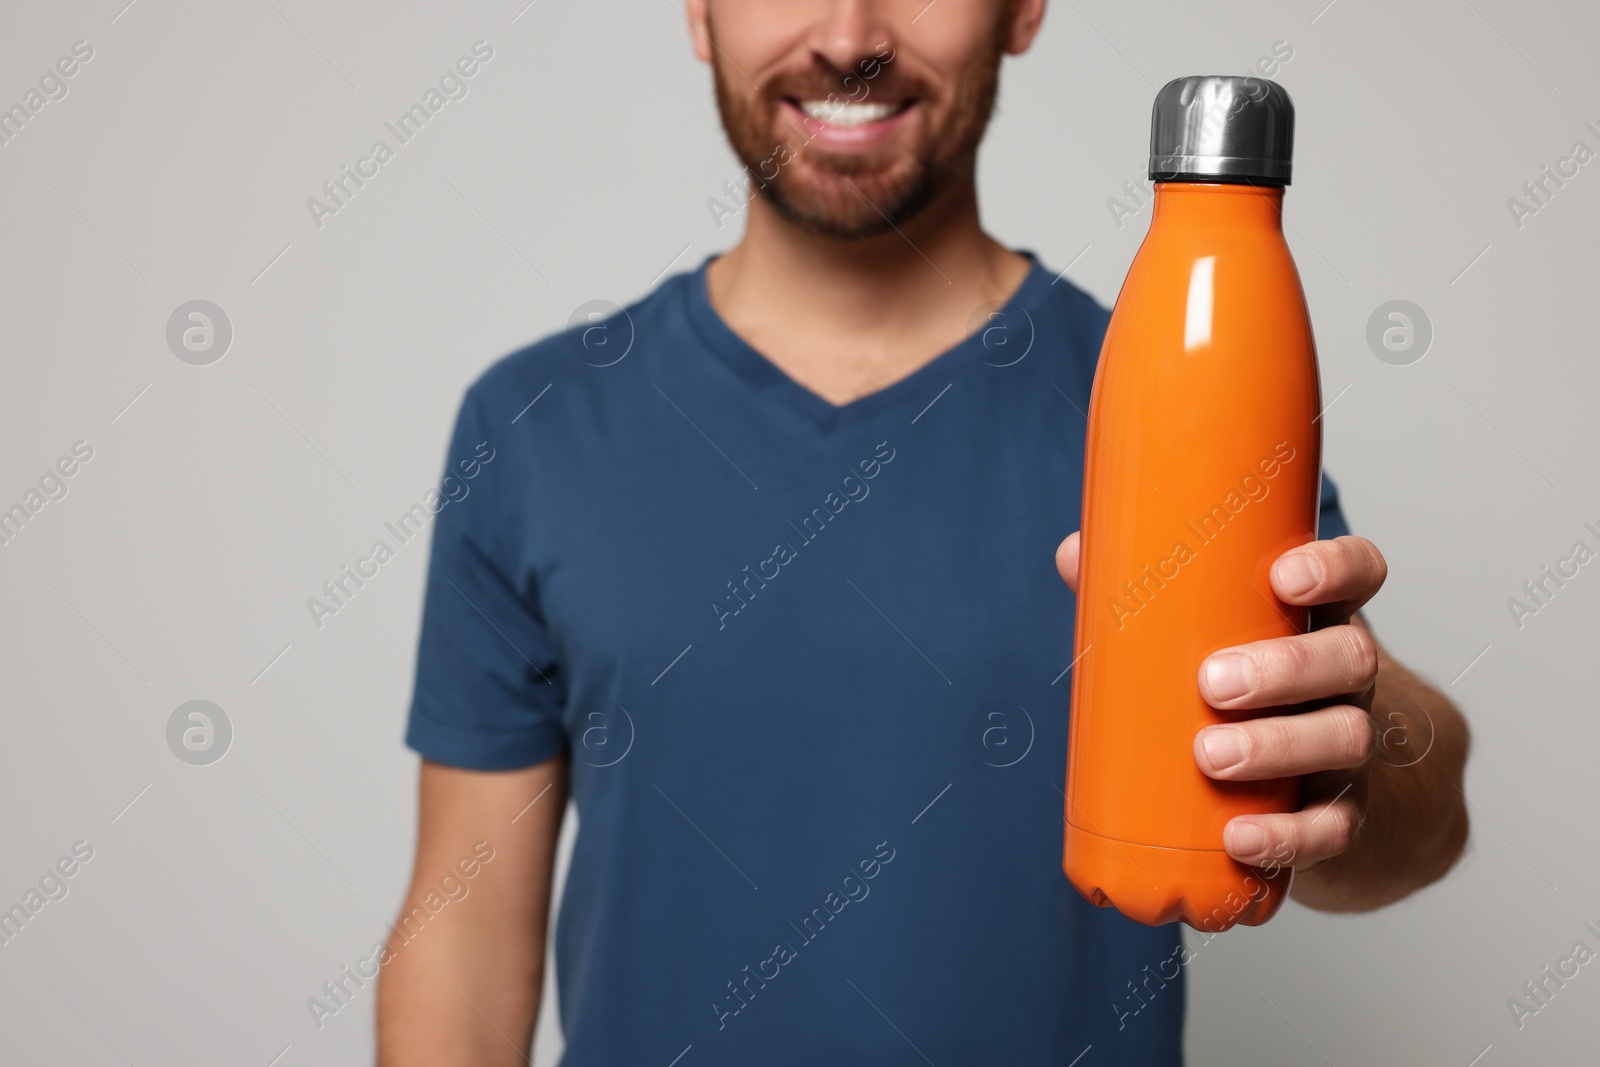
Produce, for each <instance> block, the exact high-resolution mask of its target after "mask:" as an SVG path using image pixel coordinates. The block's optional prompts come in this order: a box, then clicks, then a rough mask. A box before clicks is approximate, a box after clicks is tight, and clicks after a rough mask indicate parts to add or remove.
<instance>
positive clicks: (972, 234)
mask: <svg viewBox="0 0 1600 1067" xmlns="http://www.w3.org/2000/svg"><path fill="white" fill-rule="evenodd" d="M1027 267H1028V264H1027V260H1026V259H1025V258H1024V257H1022V256H1020V255H1018V254H1017V253H1015V252H1012V251H1010V250H1009V249H1007V248H1005V247H1004V246H1003V245H1001V244H1000V243H999V242H998V241H996V240H994V238H992V237H990V236H989V235H988V234H986V233H985V232H984V231H983V228H982V227H981V225H980V224H979V220H978V203H977V192H976V188H975V185H974V183H973V177H972V174H971V172H970V170H969V171H968V172H967V173H966V174H965V175H963V176H962V178H961V179H960V180H958V181H954V182H952V183H951V184H950V185H949V186H948V187H947V188H946V189H945V190H944V191H943V192H941V193H940V194H939V195H938V196H936V197H935V198H934V200H933V201H932V202H931V203H929V204H928V205H927V207H925V208H924V209H923V210H922V211H921V212H919V213H918V214H917V216H916V217H915V218H913V219H910V220H907V221H906V222H904V223H902V224H900V225H899V227H898V228H891V229H889V230H887V231H885V232H884V233H881V234H878V235H876V236H873V237H869V238H863V239H854V240H852V239H844V238H838V237H829V236H825V235H819V234H815V233H810V232H808V231H806V230H803V229H801V228H800V227H798V226H796V225H794V224H793V223H791V222H790V221H789V220H787V219H785V218H784V217H783V216H781V215H779V214H778V213H777V212H776V211H775V210H774V209H773V208H772V206H771V205H770V204H768V203H767V202H766V200H765V199H763V198H762V197H761V196H759V195H758V194H753V195H752V198H751V200H750V204H749V208H748V209H747V222H746V229H745V233H744V236H743V237H742V238H741V239H740V241H739V243H738V244H737V245H735V246H734V247H733V248H732V249H731V250H730V251H729V252H727V253H726V254H725V255H722V256H720V257H718V258H717V259H716V260H715V261H713V262H712V264H711V266H710V267H709V268H708V271H707V279H706V281H707V288H708V291H709V293H710V296H711V302H712V305H713V306H714V307H715V308H716V310H717V312H718V313H719V314H720V315H721V316H722V317H723V319H724V320H725V321H726V322H727V323H728V325H729V326H730V328H732V329H733V330H734V331H735V332H736V333H738V334H740V335H741V336H742V337H744V339H745V340H746V341H747V342H749V343H750V344H751V345H752V346H753V347H755V348H756V349H757V350H758V351H760V352H761V353H762V354H763V355H764V356H766V357H767V358H768V359H769V360H771V361H772V362H774V363H776V364H778V366H779V367H780V368H782V369H783V370H784V371H785V372H787V373H788V374H789V375H790V376H791V377H794V378H796V379H797V380H799V381H800V382H801V384H803V385H806V386H807V387H808V388H811V389H812V390H813V391H815V392H817V393H818V394H819V395H821V396H823V397H824V398H825V399H828V400H830V401H832V402H834V403H846V402H848V401H849V400H852V399H856V398H858V397H859V396H864V395H866V394H867V393H869V392H873V391H875V390H876V389H878V388H882V387H883V386H884V385H887V384H889V383H891V382H893V381H895V380H897V379H898V378H901V377H904V376H905V375H906V374H909V373H911V372H912V371H914V370H916V369H917V368H918V367H920V366H921V365H923V364H924V363H927V362H929V361H930V360H932V359H933V358H935V357H936V356H938V355H939V354H940V353H941V352H943V351H945V350H946V349H948V348H950V347H952V346H953V345H955V344H956V343H958V342H959V341H961V340H962V339H963V338H964V337H966V336H967V334H969V333H970V332H971V329H970V327H969V322H970V320H971V318H972V316H973V313H974V312H975V311H977V310H978V309H979V308H980V307H981V306H982V305H984V304H987V303H991V302H1003V301H1004V300H1005V299H1006V298H1008V297H1009V296H1010V295H1011V294H1012V293H1013V292H1014V291H1015V290H1016V287H1017V286H1018V285H1019V284H1021V281H1022V279H1023V277H1024V276H1025V275H1026V274H1027Z"/></svg>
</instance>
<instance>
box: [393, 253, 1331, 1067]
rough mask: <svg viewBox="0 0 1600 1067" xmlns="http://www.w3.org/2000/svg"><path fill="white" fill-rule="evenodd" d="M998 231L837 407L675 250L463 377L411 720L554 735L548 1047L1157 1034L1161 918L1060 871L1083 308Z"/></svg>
mask: <svg viewBox="0 0 1600 1067" xmlns="http://www.w3.org/2000/svg"><path fill="white" fill-rule="evenodd" d="M1028 255H1029V258H1030V259H1032V260H1033V263H1032V266H1031V269H1030V271H1029V273H1028V275H1027V277H1026V280H1025V281H1024V282H1023V283H1022V285H1021V287H1020V289H1019V290H1018V291H1017V292H1016V293H1015V295H1014V296H1013V297H1012V299H1011V300H1010V301H1009V302H1007V303H1006V304H1005V305H1004V307H1003V308H1001V309H999V310H998V311H997V312H996V313H995V315H993V316H991V317H989V318H988V319H987V320H986V321H987V323H988V325H986V326H985V327H984V329H982V330H980V331H979V332H978V333H975V334H974V335H973V336H971V337H969V338H968V339H966V340H965V341H962V342H961V343H960V344H958V345H956V346H955V347H954V348H952V349H950V350H949V351H947V352H945V353H943V354H942V355H940V356H939V357H938V358H936V359H934V360H933V361H932V362H930V363H928V364H926V365H925V366H923V367H922V368H920V369H919V370H917V371H916V372H915V373H913V374H911V375H910V376H909V377H906V378H904V379H902V380H901V381H898V382H896V383H895V384H893V385H891V386H889V387H888V388H886V389H883V390H881V391H880V392H877V393H873V394H872V395H870V396H867V397H865V398H863V399H861V400H857V401H855V402H853V403H850V404H847V405H845V406H843V407H835V406H834V405H832V404H830V403H828V402H827V401H824V400H823V399H821V398H820V397H818V396H816V395H815V394H813V393H811V392H809V391H808V390H807V389H805V388H804V387H802V386H801V385H799V384H798V383H796V382H795V381H793V380H792V379H790V378H789V377H787V376H786V375H785V374H784V373H783V372H782V371H780V370H779V369H778V368H777V366H776V365H775V364H773V363H771V362H769V361H768V360H766V359H765V358H764V357H762V356H761V355H760V354H759V353H758V352H757V351H755V350H754V349H753V348H751V347H750V346H749V345H747V344H746V343H745V342H744V341H742V340H741V339H740V338H739V337H738V336H737V335H736V334H735V333H734V332H733V331H732V330H731V329H730V328H729V327H728V326H727V325H726V324H725V323H724V322H723V321H722V319H721V318H720V317H719V316H718V314H717V313H716V311H715V310H714V309H713V308H712V306H711V304H710V301H709V300H708V298H707V295H706V280H705V264H704V263H702V264H701V265H700V267H699V268H697V269H696V270H695V271H693V272H692V273H688V274H681V275H678V276H675V277H673V278H671V279H669V280H668V281H666V282H665V283H663V284H662V285H661V286H660V287H659V288H658V289H656V291H655V292H653V293H652V294H651V295H650V296H648V297H647V298H645V299H644V300H642V301H640V302H639V303H637V304H635V305H633V306H632V307H629V308H627V309H626V314H625V315H616V316H614V317H612V318H610V319H608V320H605V321H600V322H596V323H594V324H591V325H586V326H580V327H577V328H575V329H573V330H569V331H568V332H566V333H564V334H560V335H557V336H554V337H550V338H548V339H546V340H543V341H540V342H539V343H537V344H534V345H531V346H529V347H528V348H525V349H523V350H521V351H519V352H516V353H514V354H512V355H510V356H508V357H506V358H504V359H502V360H500V361H499V362H498V363H496V364H495V365H494V366H493V367H491V368H490V369H489V370H488V371H487V372H486V373H485V374H484V375H483V376H482V377H481V378H480V379H479V380H478V381H477V382H476V383H475V384H474V385H473V386H472V387H471V388H470V389H469V390H468V391H467V394H466V397H465V399H464V401H463V403H462V406H461V412H460V416H459V419H458V422H457V424H456V428H455V433H454V439H453V442H452V444H451V450H450V460H449V462H450V467H449V471H450V472H451V477H453V478H454V479H455V480H456V482H455V488H456V492H455V493H454V494H451V499H452V502H451V503H450V505H449V506H448V507H444V508H443V509H442V510H441V511H440V512H439V514H438V517H437V518H436V519H435V523H434V524H435V529H434V532H433V547H432V557H431V562H430V565H429V573H428V583H427V592H426V606H425V609H424V615H423V625H422V636H421V642H420V651H419V654H418V667H417V680H416V691H415V696H414V701H413V704H412V708H411V715H410V725H409V730H408V732H407V734H406V741H407V743H408V744H409V745H410V746H411V747H412V748H414V749H415V750H416V751H417V752H419V753H421V754H422V755H423V756H425V757H427V758H429V759H431V760H435V761H437V762H440V763H445V764H452V765H455V766H460V767H469V768H477V769H483V770H495V769H505V768H512V767H522V766H527V765H531V764H534V763H538V762H541V761H543V760H547V759H549V758H551V757H553V756H557V755H559V754H561V753H562V752H570V753H571V789H572V796H573V798H574V800H575V802H576V806H577V816H578V833H577V838H576V844H575V846H574V852H573V856H572V865H571V871H570V874H569V876H568V879H567V883H566V887H565V896H564V900H563V904H562V908H561V913H560V916H559V918H558V921H557V924H556V933H555V938H556V961H557V990H558V995H559V1003H560V1016H561V1020H562V1028H563V1031H564V1034H565V1041H566V1055H565V1058H564V1060H563V1063H565V1064H567V1065H568V1067H589V1065H608V1067H609V1065H615V1064H623V1063H653V1064H659V1065H662V1067H665V1065H666V1064H669V1063H673V1062H676V1063H678V1064H679V1065H680V1067H702V1065H708V1064H738V1065H744V1064H751V1063H767V1064H796V1065H800V1064H804V1065H807V1067H812V1065H815V1064H821V1063H841V1062H851V1063H871V1064H875V1065H881V1067H889V1065H894V1064H906V1065H921V1064H924V1063H926V1062H933V1063H939V1064H977V1063H990V1064H1006V1065H1008V1067H1026V1065H1034V1064H1040V1065H1043V1064H1051V1065H1056V1067H1066V1065H1067V1064H1070V1063H1073V1062H1075V1057H1077V1056H1079V1055H1080V1054H1081V1053H1083V1052H1084V1050H1085V1049H1086V1048H1088V1047H1089V1046H1091V1045H1092V1046H1093V1050H1094V1051H1093V1056H1092V1059H1085V1060H1084V1061H1083V1062H1084V1063H1085V1064H1087V1063H1101V1064H1104V1063H1118V1064H1135V1065H1143V1064H1154V1065H1171V1064H1178V1063H1180V1062H1181V1057H1182V1051H1181V1043H1182V1020H1183V1007H1184V992H1183V966H1182V964H1183V962H1184V957H1183V956H1182V954H1181V952H1180V949H1179V945H1180V935H1179V927H1178V926H1176V925H1172V926H1165V927H1158V928H1150V927H1145V926H1141V925H1138V924H1136V923H1134V922H1132V921H1130V920H1128V919H1125V918H1123V917H1122V916H1120V915H1118V914H1117V913H1116V912H1115V911H1112V910H1101V909H1098V908H1095V907H1093V906H1092V905H1090V904H1088V903H1087V902H1085V901H1084V900H1083V899H1082V898H1081V897H1080V896H1079V895H1078V893H1077V892H1076V891H1075V890H1074V889H1073V888H1072V886H1071V885H1070V884H1069V883H1068V882H1067V880H1066V877H1065V876H1064V875H1063V874H1062V872H1061V865H1060V863H1061V835H1062V807H1063V797H1062V792H1061V791H1062V787H1063V784H1064V780H1065V762H1066V750H1067V704H1068V691H1069V688H1070V682H1071V676H1070V675H1069V674H1068V673H1067V667H1068V665H1069V663H1070V662H1071V660H1072V628H1073V597H1072V595H1071V593H1070V592H1069V591H1068V589H1067V587H1066V586H1065V585H1064V584H1063V583H1062V581H1061V579H1060V577H1059V576H1058V575H1057V573H1056V569H1055V562H1054V553H1055V549H1056V545H1057V544H1058V543H1059V542H1060V541H1061V539H1062V538H1063V537H1065V536H1066V535H1067V534H1069V533H1071V532H1072V531H1073V530H1075V529H1077V528H1078V517H1079V506H1080V497H1081V494H1082V473H1083V460H1084V440H1085V433H1084V431H1085V416H1084V413H1085V412H1086V411H1087V410H1088V406H1089V391H1090V385H1091V383H1092V381H1093V377H1094V368H1095V361H1096V359H1097V357H1098V355H1099V351H1100V342H1101V338H1102V335H1103V333H1104V331H1105V328H1106V322H1107V319H1108V312H1107V311H1106V310H1105V309H1104V308H1102V307H1100V306H1099V305H1098V304H1097V303H1096V302H1095V301H1094V299H1093V298H1091V297H1090V296H1088V295H1087V294H1086V293H1084V292H1083V291H1081V290H1080V289H1078V288H1076V287H1075V286H1073V285H1072V284H1071V283H1070V282H1068V281H1067V280H1066V279H1064V278H1055V277H1054V275H1053V274H1052V272H1050V271H1049V270H1047V269H1046V268H1045V267H1044V266H1042V265H1041V264H1040V263H1039V262H1038V261H1037V259H1036V258H1034V257H1033V256H1032V254H1031V253H1028ZM996 330H999V331H1000V332H998V333H997V332H996ZM485 457H487V459H485ZM468 475H470V480H465V479H466V478H467V476H468ZM463 494H464V495H463ZM1346 532H1348V531H1347V529H1346V527H1345V523H1344V520H1343V518H1342V517H1341V516H1340V513H1339V508H1338V502H1337V498H1336V496H1335V493H1334V487H1333V485H1332V484H1331V483H1330V482H1327V481H1326V480H1325V481H1324V484H1323V505H1322V517H1321V536H1323V537H1333V536H1337V535H1339V534H1342V533H1346ZM530 799H531V798H530ZM680 1055H681V1056H682V1059H681V1060H677V1061H675V1060H674V1057H677V1056H680Z"/></svg>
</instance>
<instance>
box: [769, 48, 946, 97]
mask: <svg viewBox="0 0 1600 1067" xmlns="http://www.w3.org/2000/svg"><path fill="white" fill-rule="evenodd" d="M763 95H764V96H766V97H767V98H768V99H770V100H780V99H785V98H788V99H793V100H826V99H828V98H829V97H832V98H834V99H836V100H839V101H848V102H853V103H860V102H861V101H862V100H865V99H866V98H868V97H869V96H870V97H873V98H875V99H879V100H886V101H891V102H893V101H898V100H909V99H912V98H918V99H920V98H924V97H927V96H929V95H931V93H930V92H929V87H928V85H927V83H926V82H924V81H923V80H922V79H921V78H919V77H917V76H916V75H914V74H912V73H910V72H909V71H904V70H901V69H898V68H896V67H895V66H894V65H893V64H892V63H891V62H889V61H886V60H880V59H878V58H877V57H875V56H868V57H867V58H865V59H862V60H860V61H859V62H858V63H856V65H855V66H854V67H853V68H851V69H847V70H841V69H840V68H838V67H834V66H833V65H831V64H829V63H827V62H826V61H825V60H823V59H821V58H820V57H819V58H818V59H817V60H816V62H815V63H814V64H813V66H811V67H810V68H809V69H807V70H803V71H794V72H792V73H789V74H781V75H778V76H776V77H774V78H773V79H772V80H771V81H769V82H768V83H767V84H766V86H764V88H763Z"/></svg>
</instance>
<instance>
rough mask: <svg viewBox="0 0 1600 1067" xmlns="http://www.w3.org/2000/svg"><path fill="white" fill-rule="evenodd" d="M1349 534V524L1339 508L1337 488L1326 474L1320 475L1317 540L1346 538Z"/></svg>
mask: <svg viewBox="0 0 1600 1067" xmlns="http://www.w3.org/2000/svg"><path fill="white" fill-rule="evenodd" d="M1349 533H1350V524H1349V523H1347V522H1345V520H1344V512H1343V511H1341V510H1340V508H1339V487H1338V486H1336V485H1334V484H1333V479H1332V478H1329V477H1328V475H1327V474H1326V473H1324V474H1323V475H1322V506H1321V509H1320V512H1319V517H1318V519H1317V540H1319V541H1331V540H1333V539H1334V538H1335V537H1346V536H1348V535H1349Z"/></svg>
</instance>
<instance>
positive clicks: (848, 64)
mask: <svg viewBox="0 0 1600 1067" xmlns="http://www.w3.org/2000/svg"><path fill="white" fill-rule="evenodd" d="M891 36H892V35H891V33H890V29H889V26H888V24H887V23H886V22H885V20H884V19H883V18H881V17H880V14H879V10H878V5H877V4H876V3H873V2H872V0H839V2H838V3H835V4H833V5H832V6H831V7H830V8H829V10H828V12H827V14H826V15H824V16H823V18H822V19H820V20H819V22H818V25H817V28H816V33H815V35H814V38H813V42H812V51H813V52H815V53H816V54H817V55H818V56H820V57H821V58H822V59H823V60H825V61H826V62H827V63H828V65H829V66H831V67H833V68H834V69H835V70H839V71H845V72H851V71H854V70H855V69H856V67H857V66H858V65H859V64H860V63H861V62H862V61H863V60H865V59H867V58H868V57H870V56H872V55H873V54H874V53H876V52H879V51H881V50H883V48H884V46H885V45H886V44H888V43H889V41H890V38H891Z"/></svg>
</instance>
